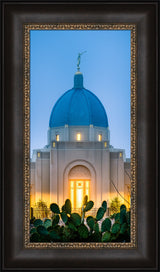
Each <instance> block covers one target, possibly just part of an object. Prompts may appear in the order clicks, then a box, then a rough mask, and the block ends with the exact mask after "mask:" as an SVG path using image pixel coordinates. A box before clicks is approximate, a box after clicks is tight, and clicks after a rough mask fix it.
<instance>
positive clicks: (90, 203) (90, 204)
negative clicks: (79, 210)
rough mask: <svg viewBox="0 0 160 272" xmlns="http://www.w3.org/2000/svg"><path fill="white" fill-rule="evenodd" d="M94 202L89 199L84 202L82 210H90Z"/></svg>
mask: <svg viewBox="0 0 160 272" xmlns="http://www.w3.org/2000/svg"><path fill="white" fill-rule="evenodd" d="M93 205H94V202H93V201H89V202H87V203H86V204H85V208H84V212H87V211H89V210H91V209H92V208H93Z"/></svg>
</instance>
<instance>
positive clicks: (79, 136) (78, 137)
mask: <svg viewBox="0 0 160 272" xmlns="http://www.w3.org/2000/svg"><path fill="white" fill-rule="evenodd" d="M80 140H81V134H80V133H77V141H80Z"/></svg>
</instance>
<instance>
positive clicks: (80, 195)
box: [69, 165, 91, 210]
mask: <svg viewBox="0 0 160 272" xmlns="http://www.w3.org/2000/svg"><path fill="white" fill-rule="evenodd" d="M90 186H91V174H90V171H89V169H88V168H87V167H85V166H82V165H77V166H75V167H73V168H72V169H71V170H70V172H69V198H70V200H71V203H72V208H73V209H74V210H76V209H80V208H81V207H82V204H83V199H84V196H85V195H88V198H90Z"/></svg>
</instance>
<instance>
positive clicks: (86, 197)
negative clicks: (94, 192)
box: [83, 195, 88, 205]
mask: <svg viewBox="0 0 160 272" xmlns="http://www.w3.org/2000/svg"><path fill="white" fill-rule="evenodd" d="M87 201H88V196H87V195H86V196H85V197H84V200H83V205H86V204H87Z"/></svg>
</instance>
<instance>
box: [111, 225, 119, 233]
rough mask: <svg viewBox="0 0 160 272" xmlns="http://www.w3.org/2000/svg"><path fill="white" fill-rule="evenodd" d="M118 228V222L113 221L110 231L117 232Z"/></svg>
mask: <svg viewBox="0 0 160 272" xmlns="http://www.w3.org/2000/svg"><path fill="white" fill-rule="evenodd" d="M119 230H120V224H118V223H114V224H113V226H112V229H111V232H112V233H118V232H119Z"/></svg>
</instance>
